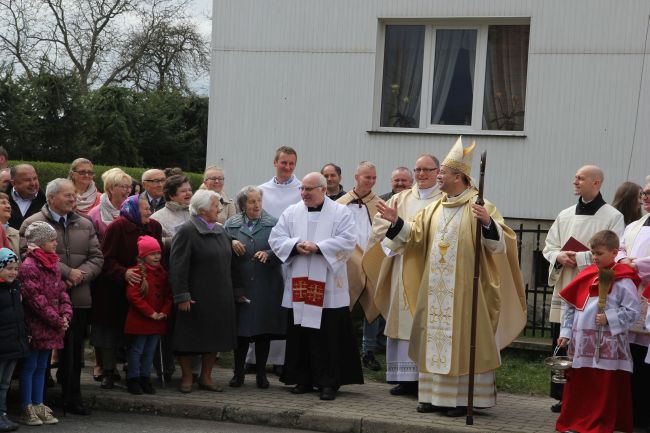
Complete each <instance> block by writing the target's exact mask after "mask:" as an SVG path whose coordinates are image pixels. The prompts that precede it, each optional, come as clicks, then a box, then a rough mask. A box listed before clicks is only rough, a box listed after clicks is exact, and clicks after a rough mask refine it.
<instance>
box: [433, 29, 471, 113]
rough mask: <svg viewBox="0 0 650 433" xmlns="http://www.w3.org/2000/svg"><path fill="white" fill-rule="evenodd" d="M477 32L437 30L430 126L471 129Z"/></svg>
mask: <svg viewBox="0 0 650 433" xmlns="http://www.w3.org/2000/svg"><path fill="white" fill-rule="evenodd" d="M476 35H477V31H476V30H436V51H435V57H434V65H433V99H432V104H431V123H432V124H434V125H471V124H472V100H473V97H474V62H475V60H476Z"/></svg>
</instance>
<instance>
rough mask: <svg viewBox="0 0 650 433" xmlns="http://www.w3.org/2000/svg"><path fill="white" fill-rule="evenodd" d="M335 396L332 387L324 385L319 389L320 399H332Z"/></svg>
mask: <svg viewBox="0 0 650 433" xmlns="http://www.w3.org/2000/svg"><path fill="white" fill-rule="evenodd" d="M335 398H336V391H335V390H334V388H332V387H329V386H324V387H323V389H321V390H320V399H321V400H334V399H335Z"/></svg>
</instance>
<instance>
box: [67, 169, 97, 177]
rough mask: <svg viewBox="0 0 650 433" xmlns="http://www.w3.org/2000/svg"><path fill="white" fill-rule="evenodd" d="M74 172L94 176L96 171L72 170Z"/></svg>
mask: <svg viewBox="0 0 650 433" xmlns="http://www.w3.org/2000/svg"><path fill="white" fill-rule="evenodd" d="M72 172H73V173H77V174H78V175H79V176H94V175H95V172H94V171H90V170H78V171H77V170H72Z"/></svg>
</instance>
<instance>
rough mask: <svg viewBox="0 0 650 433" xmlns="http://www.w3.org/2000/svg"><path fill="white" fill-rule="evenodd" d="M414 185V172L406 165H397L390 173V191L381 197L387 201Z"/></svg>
mask: <svg viewBox="0 0 650 433" xmlns="http://www.w3.org/2000/svg"><path fill="white" fill-rule="evenodd" d="M412 186H413V173H411V170H409V169H408V168H406V167H397V168H396V169H395V170H393V172H392V173H391V175H390V192H387V193H386V194H382V195H381V196H380V198H381V199H382V200H384V201H387V200H388V199H389V198H391V197H392V196H393V195H395V194H397V193H398V192H402V191H404V190H405V189H409V188H411V187H412Z"/></svg>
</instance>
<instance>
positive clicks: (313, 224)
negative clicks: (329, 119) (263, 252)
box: [269, 173, 363, 400]
mask: <svg viewBox="0 0 650 433" xmlns="http://www.w3.org/2000/svg"><path fill="white" fill-rule="evenodd" d="M300 188H301V195H302V202H300V203H297V204H295V205H292V206H289V207H288V208H287V209H286V210H285V211H284V212H283V213H282V215H281V216H280V219H279V221H278V223H277V224H276V226H275V227H274V228H273V230H272V231H271V236H270V238H269V244H270V245H271V248H272V249H273V252H274V253H275V254H276V256H277V257H278V258H279V259H280V260H282V261H283V262H284V263H285V264H286V268H285V290H284V297H283V299H282V306H283V307H286V308H289V326H288V328H287V350H286V357H285V364H284V374H283V376H282V378H281V380H282V381H283V382H284V383H285V384H287V385H295V387H294V388H292V389H291V392H292V393H294V394H303V393H307V392H311V391H312V390H313V387H318V388H319V390H320V398H321V400H333V399H334V398H336V392H337V391H338V389H339V387H340V386H341V385H346V384H352V383H363V375H362V373H361V362H360V360H359V356H358V352H357V344H356V341H355V336H354V333H353V331H352V322H351V319H350V311H349V305H350V294H349V292H348V278H347V271H346V262H347V260H348V259H349V258H350V256H351V254H352V251H354V248H355V245H356V233H355V229H354V218H353V216H352V214H351V213H350V211H349V210H348V209H347V207H346V206H343V205H340V204H338V203H336V202H333V201H332V200H330V199H329V198H327V197H326V196H325V192H326V190H327V181H326V180H325V178H324V177H323V175H321V174H320V173H309V174H308V175H307V176H305V177H304V178H303V180H302V185H301V187H300Z"/></svg>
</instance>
